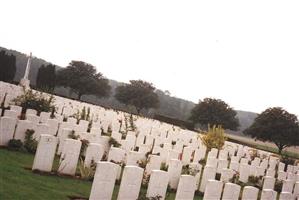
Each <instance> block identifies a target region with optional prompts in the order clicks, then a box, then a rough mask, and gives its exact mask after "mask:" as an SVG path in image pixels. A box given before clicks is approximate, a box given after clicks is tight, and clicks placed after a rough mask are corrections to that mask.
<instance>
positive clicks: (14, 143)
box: [8, 139, 23, 150]
mask: <svg viewBox="0 0 299 200" xmlns="http://www.w3.org/2000/svg"><path fill="white" fill-rule="evenodd" d="M22 147H23V143H22V141H21V140H16V139H11V140H9V142H8V149H11V150H20V149H21V148H22Z"/></svg>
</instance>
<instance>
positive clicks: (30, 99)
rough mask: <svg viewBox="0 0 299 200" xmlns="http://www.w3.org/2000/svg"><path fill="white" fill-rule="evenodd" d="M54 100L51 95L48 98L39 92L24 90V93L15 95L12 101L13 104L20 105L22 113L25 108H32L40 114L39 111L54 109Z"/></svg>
mask: <svg viewBox="0 0 299 200" xmlns="http://www.w3.org/2000/svg"><path fill="white" fill-rule="evenodd" d="M54 100H55V99H54V97H53V96H52V95H51V96H50V97H49V98H48V97H45V96H44V95H43V94H42V93H41V92H33V91H32V90H24V94H22V95H20V96H17V97H16V98H15V99H13V100H12V101H13V102H14V103H15V105H17V106H21V107H22V113H25V112H26V110H27V109H34V110H36V111H37V113H38V114H40V113H41V112H53V110H54V111H55V106H54Z"/></svg>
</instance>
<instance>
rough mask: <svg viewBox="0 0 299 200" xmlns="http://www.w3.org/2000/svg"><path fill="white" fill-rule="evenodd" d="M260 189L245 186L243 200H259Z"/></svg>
mask: <svg viewBox="0 0 299 200" xmlns="http://www.w3.org/2000/svg"><path fill="white" fill-rule="evenodd" d="M258 193H259V189H257V188H255V187H252V186H245V187H244V189H243V192H242V200H257V197H258Z"/></svg>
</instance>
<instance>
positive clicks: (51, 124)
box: [46, 119, 59, 135]
mask: <svg viewBox="0 0 299 200" xmlns="http://www.w3.org/2000/svg"><path fill="white" fill-rule="evenodd" d="M46 122H47V124H48V125H49V127H50V130H49V134H50V135H56V134H57V131H58V125H59V122H58V120H56V119H48V120H47V121H46Z"/></svg>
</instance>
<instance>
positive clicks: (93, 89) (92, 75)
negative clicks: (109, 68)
mask: <svg viewBox="0 0 299 200" xmlns="http://www.w3.org/2000/svg"><path fill="white" fill-rule="evenodd" d="M56 83H57V85H59V86H64V87H70V89H71V91H72V92H74V93H76V94H78V99H79V100H80V99H81V97H82V95H88V94H90V95H96V96H97V97H100V98H101V97H107V96H109V94H110V90H111V87H110V85H109V83H108V79H106V78H104V76H103V75H102V74H101V73H100V72H98V73H97V70H96V68H95V67H94V66H93V65H90V64H88V63H85V62H82V61H72V62H71V63H70V64H69V66H67V67H66V68H64V69H61V70H59V71H58V72H57V75H56Z"/></svg>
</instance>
